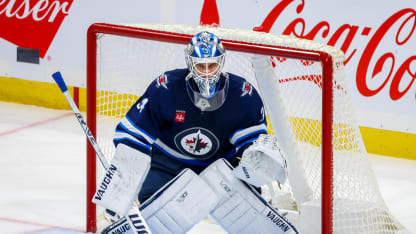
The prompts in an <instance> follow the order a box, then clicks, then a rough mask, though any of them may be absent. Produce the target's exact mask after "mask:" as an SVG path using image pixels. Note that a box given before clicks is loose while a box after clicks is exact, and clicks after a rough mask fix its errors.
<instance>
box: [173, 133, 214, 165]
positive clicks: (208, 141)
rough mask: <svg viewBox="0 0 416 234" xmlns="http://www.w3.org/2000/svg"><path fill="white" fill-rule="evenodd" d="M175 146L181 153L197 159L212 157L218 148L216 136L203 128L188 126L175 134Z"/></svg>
mask: <svg viewBox="0 0 416 234" xmlns="http://www.w3.org/2000/svg"><path fill="white" fill-rule="evenodd" d="M174 141H175V144H176V147H177V148H178V149H179V151H181V153H183V154H185V155H187V156H191V157H195V158H198V159H208V158H210V157H212V156H213V155H214V154H215V153H216V152H217V151H218V148H219V141H218V138H217V137H216V136H215V135H214V134H213V133H212V132H210V131H209V130H207V129H204V128H190V129H187V130H185V131H182V132H180V133H179V134H178V135H176V136H175V139H174Z"/></svg>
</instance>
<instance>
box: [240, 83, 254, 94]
mask: <svg viewBox="0 0 416 234" xmlns="http://www.w3.org/2000/svg"><path fill="white" fill-rule="evenodd" d="M241 91H242V92H243V93H242V94H241V97H244V96H246V95H247V94H248V95H251V93H252V92H253V86H251V84H250V83H248V82H247V81H245V82H244V83H243V87H242V88H241Z"/></svg>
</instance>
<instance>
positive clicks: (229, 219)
mask: <svg viewBox="0 0 416 234" xmlns="http://www.w3.org/2000/svg"><path fill="white" fill-rule="evenodd" d="M200 177H201V178H203V179H204V180H205V181H206V182H207V183H208V184H209V185H210V186H211V188H212V189H213V190H215V192H216V193H217V195H218V196H219V204H218V205H217V207H215V208H214V209H213V211H212V212H211V215H212V217H213V218H214V219H215V220H216V221H217V222H218V223H219V224H221V225H222V227H223V228H224V229H225V230H226V231H227V232H229V233H297V231H296V229H295V227H294V226H293V225H292V224H290V223H289V221H288V220H286V219H285V218H284V217H282V216H281V215H280V214H278V213H277V211H275V210H274V209H273V208H272V207H270V206H269V205H268V204H267V202H266V201H265V200H264V199H262V198H261V196H260V195H259V194H258V193H257V192H256V191H255V190H254V189H253V188H252V187H251V186H249V185H247V184H245V183H243V182H242V181H240V180H239V179H237V178H236V177H234V176H233V175H232V166H231V165H229V164H228V162H226V161H225V160H224V159H219V160H217V161H215V162H214V163H213V164H211V165H210V166H209V167H208V168H206V169H205V170H204V171H203V172H201V174H200Z"/></svg>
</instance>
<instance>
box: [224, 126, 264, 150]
mask: <svg viewBox="0 0 416 234" xmlns="http://www.w3.org/2000/svg"><path fill="white" fill-rule="evenodd" d="M262 130H264V131H266V132H267V127H266V124H264V123H262V124H259V125H255V126H251V127H249V128H245V129H240V130H237V131H236V132H235V133H234V134H233V135H231V137H230V143H231V144H233V145H235V144H236V143H237V142H239V141H240V140H241V139H244V138H245V137H248V136H250V135H251V134H253V133H256V132H258V131H262Z"/></svg>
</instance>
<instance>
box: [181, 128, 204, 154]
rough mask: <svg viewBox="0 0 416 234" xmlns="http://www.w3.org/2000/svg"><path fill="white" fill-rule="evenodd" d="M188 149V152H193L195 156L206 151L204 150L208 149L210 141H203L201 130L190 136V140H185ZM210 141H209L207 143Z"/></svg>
mask: <svg viewBox="0 0 416 234" xmlns="http://www.w3.org/2000/svg"><path fill="white" fill-rule="evenodd" d="M184 140H185V145H186V146H187V147H186V148H187V149H188V152H191V153H193V154H199V153H201V152H203V151H204V149H206V148H207V145H208V142H209V139H205V141H204V139H203V137H202V133H201V130H199V131H198V132H197V133H196V135H194V136H190V138H184ZM206 140H208V141H206Z"/></svg>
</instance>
